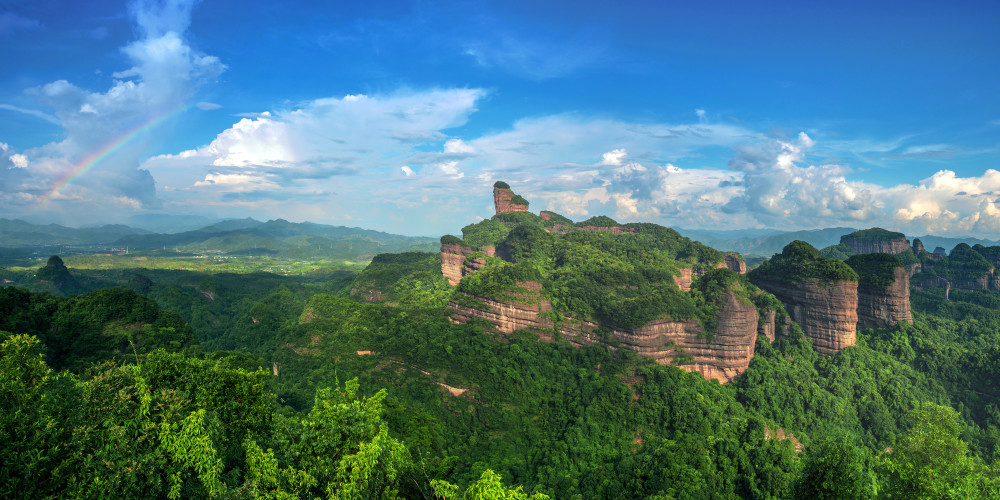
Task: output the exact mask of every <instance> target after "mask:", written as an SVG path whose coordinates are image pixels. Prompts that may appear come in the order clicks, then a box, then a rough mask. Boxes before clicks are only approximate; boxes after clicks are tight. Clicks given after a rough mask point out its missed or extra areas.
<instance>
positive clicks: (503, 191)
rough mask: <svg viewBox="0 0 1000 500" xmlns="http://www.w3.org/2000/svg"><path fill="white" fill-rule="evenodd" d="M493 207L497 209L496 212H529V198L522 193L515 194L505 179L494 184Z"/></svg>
mask: <svg viewBox="0 0 1000 500" xmlns="http://www.w3.org/2000/svg"><path fill="white" fill-rule="evenodd" d="M493 207H494V208H495V209H496V213H498V214H502V213H506V212H527V211H528V200H525V199H524V198H522V197H521V196H520V195H517V194H514V192H513V191H511V189H510V185H509V184H507V183H506V182H503V181H497V182H496V183H495V184H493Z"/></svg>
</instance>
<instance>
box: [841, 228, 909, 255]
mask: <svg viewBox="0 0 1000 500" xmlns="http://www.w3.org/2000/svg"><path fill="white" fill-rule="evenodd" d="M897 234H898V233H897ZM841 243H844V244H846V245H847V246H849V247H851V249H852V250H854V253H855V254H862V253H887V254H891V255H896V254H897V253H903V252H905V251H907V250H909V249H910V244H909V242H907V241H906V238H897V239H892V240H882V241H867V240H861V239H857V238H851V237H850V236H844V237H843V238H842V241H841Z"/></svg>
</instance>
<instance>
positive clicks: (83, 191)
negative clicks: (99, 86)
mask: <svg viewBox="0 0 1000 500" xmlns="http://www.w3.org/2000/svg"><path fill="white" fill-rule="evenodd" d="M195 3H196V2H195V1H193V0H163V1H151V0H138V1H134V2H132V3H130V4H129V14H130V17H131V19H132V21H133V22H134V29H135V32H136V34H137V35H138V38H137V39H136V40H135V41H133V42H131V43H129V44H128V45H126V46H125V47H123V48H122V53H123V54H124V55H125V56H126V57H127V58H128V60H129V61H130V63H131V67H130V68H128V69H126V70H124V71H119V72H117V73H115V74H114V77H115V78H116V80H115V81H114V82H113V83H112V84H111V86H110V88H108V89H107V90H106V91H104V92H93V91H90V90H86V89H83V88H80V87H78V86H76V85H74V84H72V83H70V82H68V81H66V80H57V81H53V82H50V83H48V84H45V85H42V86H40V87H38V88H34V89H29V93H31V94H32V95H34V96H35V97H36V98H37V99H38V100H39V101H40V102H42V103H43V104H46V105H48V106H50V107H51V108H52V109H53V110H54V111H55V118H56V119H57V121H58V123H59V125H61V126H62V128H63V129H64V132H65V139H63V140H61V141H60V142H54V143H50V144H46V145H43V146H40V147H37V148H33V149H29V150H28V151H25V152H24V153H25V158H24V159H25V160H26V159H27V157H30V158H31V159H32V160H31V167H30V168H18V169H16V170H8V171H6V172H7V173H6V174H3V177H0V190H4V191H8V192H20V193H23V194H24V195H25V196H21V197H7V198H5V202H4V203H3V204H0V209H2V210H3V211H5V212H11V213H16V212H22V211H25V210H37V209H38V207H35V206H24V205H21V204H19V200H25V199H30V200H32V202H33V203H34V202H36V201H38V200H49V201H51V204H50V206H48V210H49V211H50V213H52V214H56V215H58V216H60V217H62V216H66V217H71V216H73V215H75V214H80V213H88V216H89V217H93V215H94V214H93V213H90V212H89V211H82V210H76V209H74V208H71V207H73V206H75V205H74V203H76V202H79V203H94V206H97V207H101V206H105V204H104V203H102V201H101V200H107V199H114V198H115V197H126V198H129V199H132V200H135V201H137V202H138V203H140V204H141V206H143V207H155V206H156V205H157V204H158V200H157V198H156V193H155V187H154V180H153V177H152V176H151V175H150V173H149V172H148V171H146V170H144V169H141V168H138V167H139V163H140V160H141V159H142V156H143V155H144V154H145V152H146V151H147V150H148V147H149V146H150V145H151V142H152V141H154V140H157V139H158V136H157V135H156V134H140V135H135V136H133V134H135V133H136V131H137V130H139V128H140V127H142V126H144V125H145V124H146V123H149V122H151V121H152V120H153V119H154V118H157V117H160V116H163V115H165V114H168V113H170V112H173V111H174V110H177V109H180V108H183V107H184V106H185V105H186V104H187V103H188V101H189V99H190V98H191V97H192V96H193V94H194V91H195V89H196V88H197V87H198V86H199V85H200V84H202V83H204V82H205V81H207V80H208V79H210V78H213V77H214V76H216V75H218V74H219V73H220V72H222V71H223V70H224V69H225V66H224V65H222V64H221V62H220V61H219V60H218V59H217V58H215V57H213V56H208V55H204V54H201V53H198V52H197V51H196V50H194V49H193V48H192V47H191V46H190V45H189V44H188V43H187V42H186V40H185V39H184V36H183V35H184V31H185V30H186V29H187V26H188V24H189V22H190V14H191V9H192V8H193V6H194V4H195ZM2 107H3V108H4V109H10V110H13V111H19V112H22V113H27V114H32V115H35V116H38V117H39V118H43V119H48V118H49V117H48V115H46V114H44V113H38V112H34V111H32V110H23V109H20V108H15V107H12V106H6V105H4V106H2ZM124 138H129V139H130V140H129V141H124V140H123V139H124ZM94 158H96V159H97V161H93V160H92V159H94ZM12 162H14V164H15V165H17V164H18V163H26V162H21V160H20V159H14V158H12ZM77 172H85V173H84V175H80V176H78V177H76V178H75V180H74V181H73V182H72V183H71V184H70V185H68V186H66V187H65V188H63V190H62V192H58V193H57V192H53V191H52V187H53V186H55V185H57V183H58V182H59V180H60V179H64V178H67V177H68V176H70V175H72V174H75V173H77ZM91 210H93V209H91ZM63 219H64V220H65V217H63ZM67 222H72V221H67Z"/></svg>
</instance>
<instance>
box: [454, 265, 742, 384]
mask: <svg viewBox="0 0 1000 500" xmlns="http://www.w3.org/2000/svg"><path fill="white" fill-rule="evenodd" d="M519 285H521V286H522V287H524V288H525V289H526V290H528V294H526V295H524V296H523V297H522V299H523V300H522V299H519V300H517V301H497V300H492V299H487V298H482V297H475V299H477V300H478V301H479V302H480V303H481V304H483V305H484V306H485V308H475V307H468V306H462V305H460V304H459V303H458V302H457V301H455V300H453V301H451V302H449V304H448V309H449V310H450V311H451V314H452V316H451V319H452V321H455V322H459V323H465V322H468V321H469V320H471V319H472V318H482V319H485V320H486V321H488V322H489V323H490V324H491V325H493V327H494V328H495V329H496V330H497V331H499V332H504V333H509V332H513V331H515V330H531V331H534V332H536V333H538V334H539V335H540V337H541V338H542V339H543V340H549V341H551V340H552V339H553V337H554V335H556V334H558V335H559V336H560V337H561V338H564V339H566V340H568V341H570V342H572V343H574V344H577V345H587V344H594V343H609V341H610V343H611V344H615V345H618V346H620V347H621V348H623V349H629V350H631V351H635V352H637V353H639V354H640V355H642V356H646V357H650V358H653V359H654V360H656V361H657V362H658V363H660V364H670V363H674V362H675V361H678V360H681V361H685V362H683V363H682V364H680V365H679V366H680V367H681V368H683V369H685V370H687V371H697V372H699V373H701V374H702V375H703V376H704V377H705V378H707V379H713V378H715V379H718V380H719V382H721V383H726V382H729V381H730V380H732V378H733V377H735V376H736V375H739V374H740V373H743V372H744V371H745V370H746V369H747V367H748V366H749V364H750V359H751V358H753V353H754V345H755V344H756V342H757V332H758V321H757V319H758V318H757V310H756V308H754V306H753V305H752V304H747V303H744V302H742V301H741V300H740V299H739V298H738V297H737V296H736V294H734V293H733V292H732V291H728V292H727V293H726V294H725V295H724V296H723V298H722V300H721V303H720V305H719V317H718V322H717V326H716V328H715V331H714V339H712V340H711V341H709V340H706V337H708V336H707V335H706V334H705V331H704V329H703V328H702V326H701V324H700V323H699V322H698V321H696V320H685V321H677V320H673V319H671V318H669V317H664V318H661V319H658V320H655V321H651V322H649V323H647V324H646V325H644V326H642V327H641V328H636V329H631V328H619V327H615V326H613V325H599V324H597V323H594V322H592V321H585V320H579V319H574V318H567V319H562V320H560V321H559V322H558V323H556V322H553V321H552V320H551V319H550V318H549V317H548V316H547V315H546V314H544V313H547V312H550V311H551V310H552V306H551V304H549V302H548V301H547V300H545V299H544V298H542V297H541V296H540V294H539V290H540V289H541V286H540V285H538V284H537V283H533V282H527V283H519ZM602 326H603V328H602ZM679 357H681V359H678V358H679Z"/></svg>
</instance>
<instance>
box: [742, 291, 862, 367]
mask: <svg viewBox="0 0 1000 500" xmlns="http://www.w3.org/2000/svg"><path fill="white" fill-rule="evenodd" d="M756 284H757V286H759V287H761V288H763V289H764V290H766V291H768V292H771V293H772V294H774V296H775V297H777V298H778V300H780V301H781V302H782V303H783V304H784V305H785V309H786V310H787V311H788V314H789V315H791V317H792V319H793V320H794V321H795V322H796V323H798V324H799V326H801V327H802V330H803V332H805V334H806V336H808V337H809V338H810V339H812V342H813V347H814V348H815V349H816V350H817V351H819V353H820V354H823V355H827V354H830V353H832V352H836V351H839V350H841V349H843V348H845V347H849V346H852V345H854V343H855V340H856V335H857V324H858V283H857V282H856V281H838V282H834V283H820V282H819V281H817V280H804V281H802V282H800V283H798V284H790V283H784V282H778V281H768V280H760V282H759V283H756Z"/></svg>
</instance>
